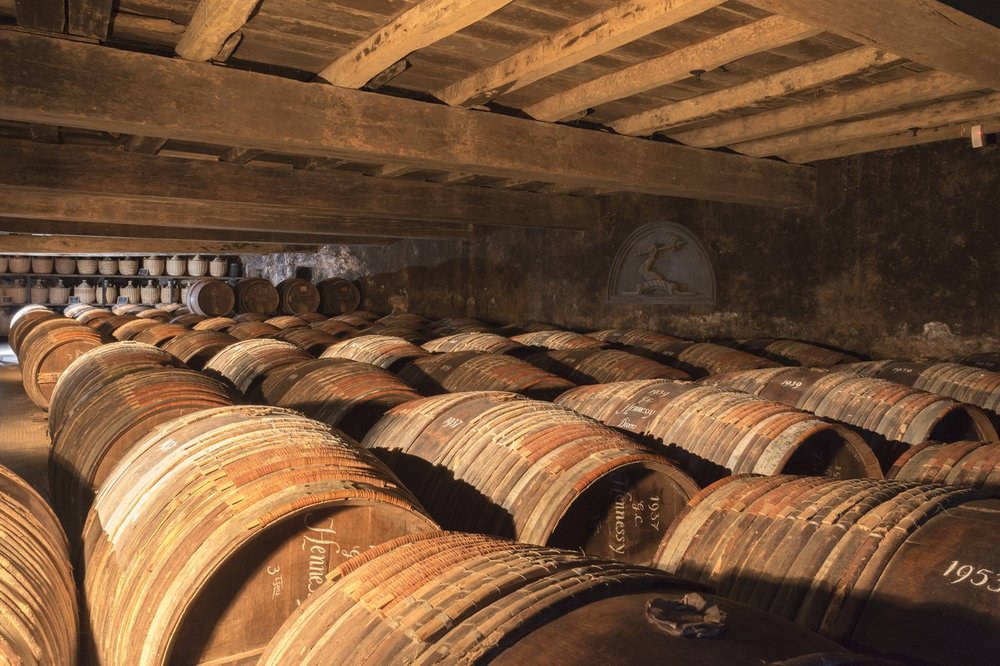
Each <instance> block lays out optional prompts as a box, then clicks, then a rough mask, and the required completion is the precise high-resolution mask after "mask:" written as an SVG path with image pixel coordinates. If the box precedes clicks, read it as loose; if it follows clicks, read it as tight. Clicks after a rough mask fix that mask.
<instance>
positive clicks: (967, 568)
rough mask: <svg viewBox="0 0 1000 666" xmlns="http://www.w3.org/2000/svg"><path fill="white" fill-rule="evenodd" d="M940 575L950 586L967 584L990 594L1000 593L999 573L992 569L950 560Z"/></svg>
mask: <svg viewBox="0 0 1000 666" xmlns="http://www.w3.org/2000/svg"><path fill="white" fill-rule="evenodd" d="M941 575H942V576H944V577H945V578H947V579H948V582H949V583H950V584H951V585H958V584H960V583H967V584H969V585H974V586H975V587H978V588H982V589H985V590H989V591H990V592H1000V572H998V571H996V570H993V569H986V568H983V567H977V566H976V565H975V564H962V563H961V562H959V561H958V560H952V562H951V564H949V565H948V568H947V569H945V570H944V573H943V574H941Z"/></svg>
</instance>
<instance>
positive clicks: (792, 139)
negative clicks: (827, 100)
mask: <svg viewBox="0 0 1000 666" xmlns="http://www.w3.org/2000/svg"><path fill="white" fill-rule="evenodd" d="M997 115H1000V93H993V94H991V95H986V96H982V97H974V98H972V99H963V100H957V101H954V102H940V103H938V104H931V105H929V106H922V107H920V108H917V109H907V110H906V111H899V112H897V113H890V114H886V115H883V116H876V117H874V118H866V119H864V120H854V121H850V122H842V123H836V124H833V125H826V126H823V127H816V128H812V129H806V130H802V131H800V132H792V133H790V134H782V135H781V136H776V137H768V138H766V139H759V140H757V141H748V142H746V143H737V144H733V145H732V146H730V147H731V148H732V149H733V150H736V151H739V152H741V153H746V154H750V155H755V156H757V157H761V156H764V155H781V154H783V153H789V152H798V151H801V150H805V149H807V148H815V147H819V146H828V145H830V144H835V143H842V142H844V141H853V140H855V139H867V138H871V137H879V136H885V135H887V134H896V133H898V132H904V131H906V130H912V129H919V128H921V127H940V126H941V125H950V124H954V123H961V122H969V121H976V120H982V119H984V118H992V117H994V116H997Z"/></svg>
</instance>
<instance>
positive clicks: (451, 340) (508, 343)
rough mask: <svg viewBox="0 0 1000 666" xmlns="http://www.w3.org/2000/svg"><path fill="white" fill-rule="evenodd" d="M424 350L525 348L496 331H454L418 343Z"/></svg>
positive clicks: (504, 351) (506, 350)
mask: <svg viewBox="0 0 1000 666" xmlns="http://www.w3.org/2000/svg"><path fill="white" fill-rule="evenodd" d="M420 346H421V347H423V348H424V349H425V350H427V351H429V352H432V353H438V352H452V351H481V352H488V353H490V354H509V353H511V352H518V351H521V352H523V351H524V350H525V349H526V348H525V346H524V345H522V344H521V343H520V342H517V341H516V340H511V339H510V338H508V337H504V336H502V335H497V334H496V333H475V332H472V333H455V334H453V335H446V336H444V337H441V338H435V339H434V340H429V341H428V342H425V343H424V344H422V345H420Z"/></svg>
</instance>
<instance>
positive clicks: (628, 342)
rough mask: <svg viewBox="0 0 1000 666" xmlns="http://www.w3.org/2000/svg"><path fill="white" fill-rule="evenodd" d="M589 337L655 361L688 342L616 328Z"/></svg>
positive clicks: (670, 336) (653, 332) (641, 331)
mask: <svg viewBox="0 0 1000 666" xmlns="http://www.w3.org/2000/svg"><path fill="white" fill-rule="evenodd" d="M587 335H588V336H590V337H592V338H594V339H595V340H600V341H602V342H607V343H610V344H612V345H615V346H619V347H629V348H630V351H634V352H635V353H637V354H639V355H641V356H648V357H650V358H654V359H655V358H657V357H658V356H659V355H662V354H666V353H670V352H671V351H672V350H673V348H674V346H675V345H677V344H680V343H684V342H688V341H687V340H685V339H683V338H678V337H674V336H673V335H665V334H664V333H657V332H656V331H645V330H642V329H638V328H614V329H609V330H606V331H594V332H592V333H588V334H587Z"/></svg>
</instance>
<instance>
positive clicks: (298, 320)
mask: <svg viewBox="0 0 1000 666" xmlns="http://www.w3.org/2000/svg"><path fill="white" fill-rule="evenodd" d="M264 323H266V324H270V325H271V326H274V327H275V328H295V327H297V326H303V327H305V326H309V322H307V321H306V320H305V319H303V318H302V317H298V316H296V315H278V316H277V317H271V318H270V319H268V320H267V321H266V322H264Z"/></svg>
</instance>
